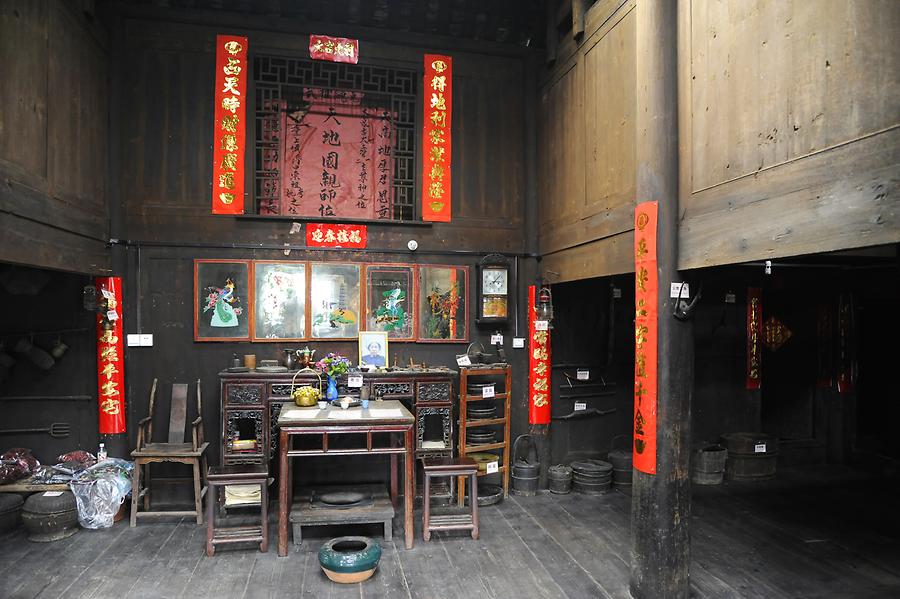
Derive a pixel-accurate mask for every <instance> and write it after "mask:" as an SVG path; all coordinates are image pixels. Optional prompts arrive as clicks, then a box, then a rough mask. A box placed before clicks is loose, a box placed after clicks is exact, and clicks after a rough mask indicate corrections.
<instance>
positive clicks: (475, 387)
mask: <svg viewBox="0 0 900 599" xmlns="http://www.w3.org/2000/svg"><path fill="white" fill-rule="evenodd" d="M486 387H496V383H469V384H467V385H466V393H467V394H469V395H479V396H480V395H482V394H483V393H484V389H485V388H486Z"/></svg>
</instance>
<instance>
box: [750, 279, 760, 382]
mask: <svg viewBox="0 0 900 599" xmlns="http://www.w3.org/2000/svg"><path fill="white" fill-rule="evenodd" d="M761 376H762V289H760V288H759V287H748V288H747V389H759V387H760V384H761V378H760V377H761Z"/></svg>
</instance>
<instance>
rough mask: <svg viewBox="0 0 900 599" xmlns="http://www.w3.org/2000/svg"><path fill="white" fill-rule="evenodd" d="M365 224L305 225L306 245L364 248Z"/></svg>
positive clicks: (365, 238)
mask: <svg viewBox="0 0 900 599" xmlns="http://www.w3.org/2000/svg"><path fill="white" fill-rule="evenodd" d="M366 235H367V229H366V226H365V225H332V224H330V223H327V224H323V223H316V224H313V223H310V224H308V225H306V245H308V246H309V247H320V248H364V247H366V241H367V237H366Z"/></svg>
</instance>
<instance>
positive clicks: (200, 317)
mask: <svg viewBox="0 0 900 599" xmlns="http://www.w3.org/2000/svg"><path fill="white" fill-rule="evenodd" d="M251 298H252V290H251V288H250V260H205V259H198V260H194V341H249V340H250V319H251V317H252V316H251V315H252V314H253V303H252V299H251Z"/></svg>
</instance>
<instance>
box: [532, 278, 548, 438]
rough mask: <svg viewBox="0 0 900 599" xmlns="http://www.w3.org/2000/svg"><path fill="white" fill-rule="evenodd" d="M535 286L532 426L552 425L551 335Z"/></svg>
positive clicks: (533, 289) (533, 292) (533, 287)
mask: <svg viewBox="0 0 900 599" xmlns="http://www.w3.org/2000/svg"><path fill="white" fill-rule="evenodd" d="M534 295H535V286H534V285H530V286H529V287H528V366H529V370H528V396H529V397H528V424H550V331H549V326H548V325H549V323H548V322H547V321H546V320H538V319H537V314H536V312H535V308H534V301H535V300H534Z"/></svg>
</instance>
